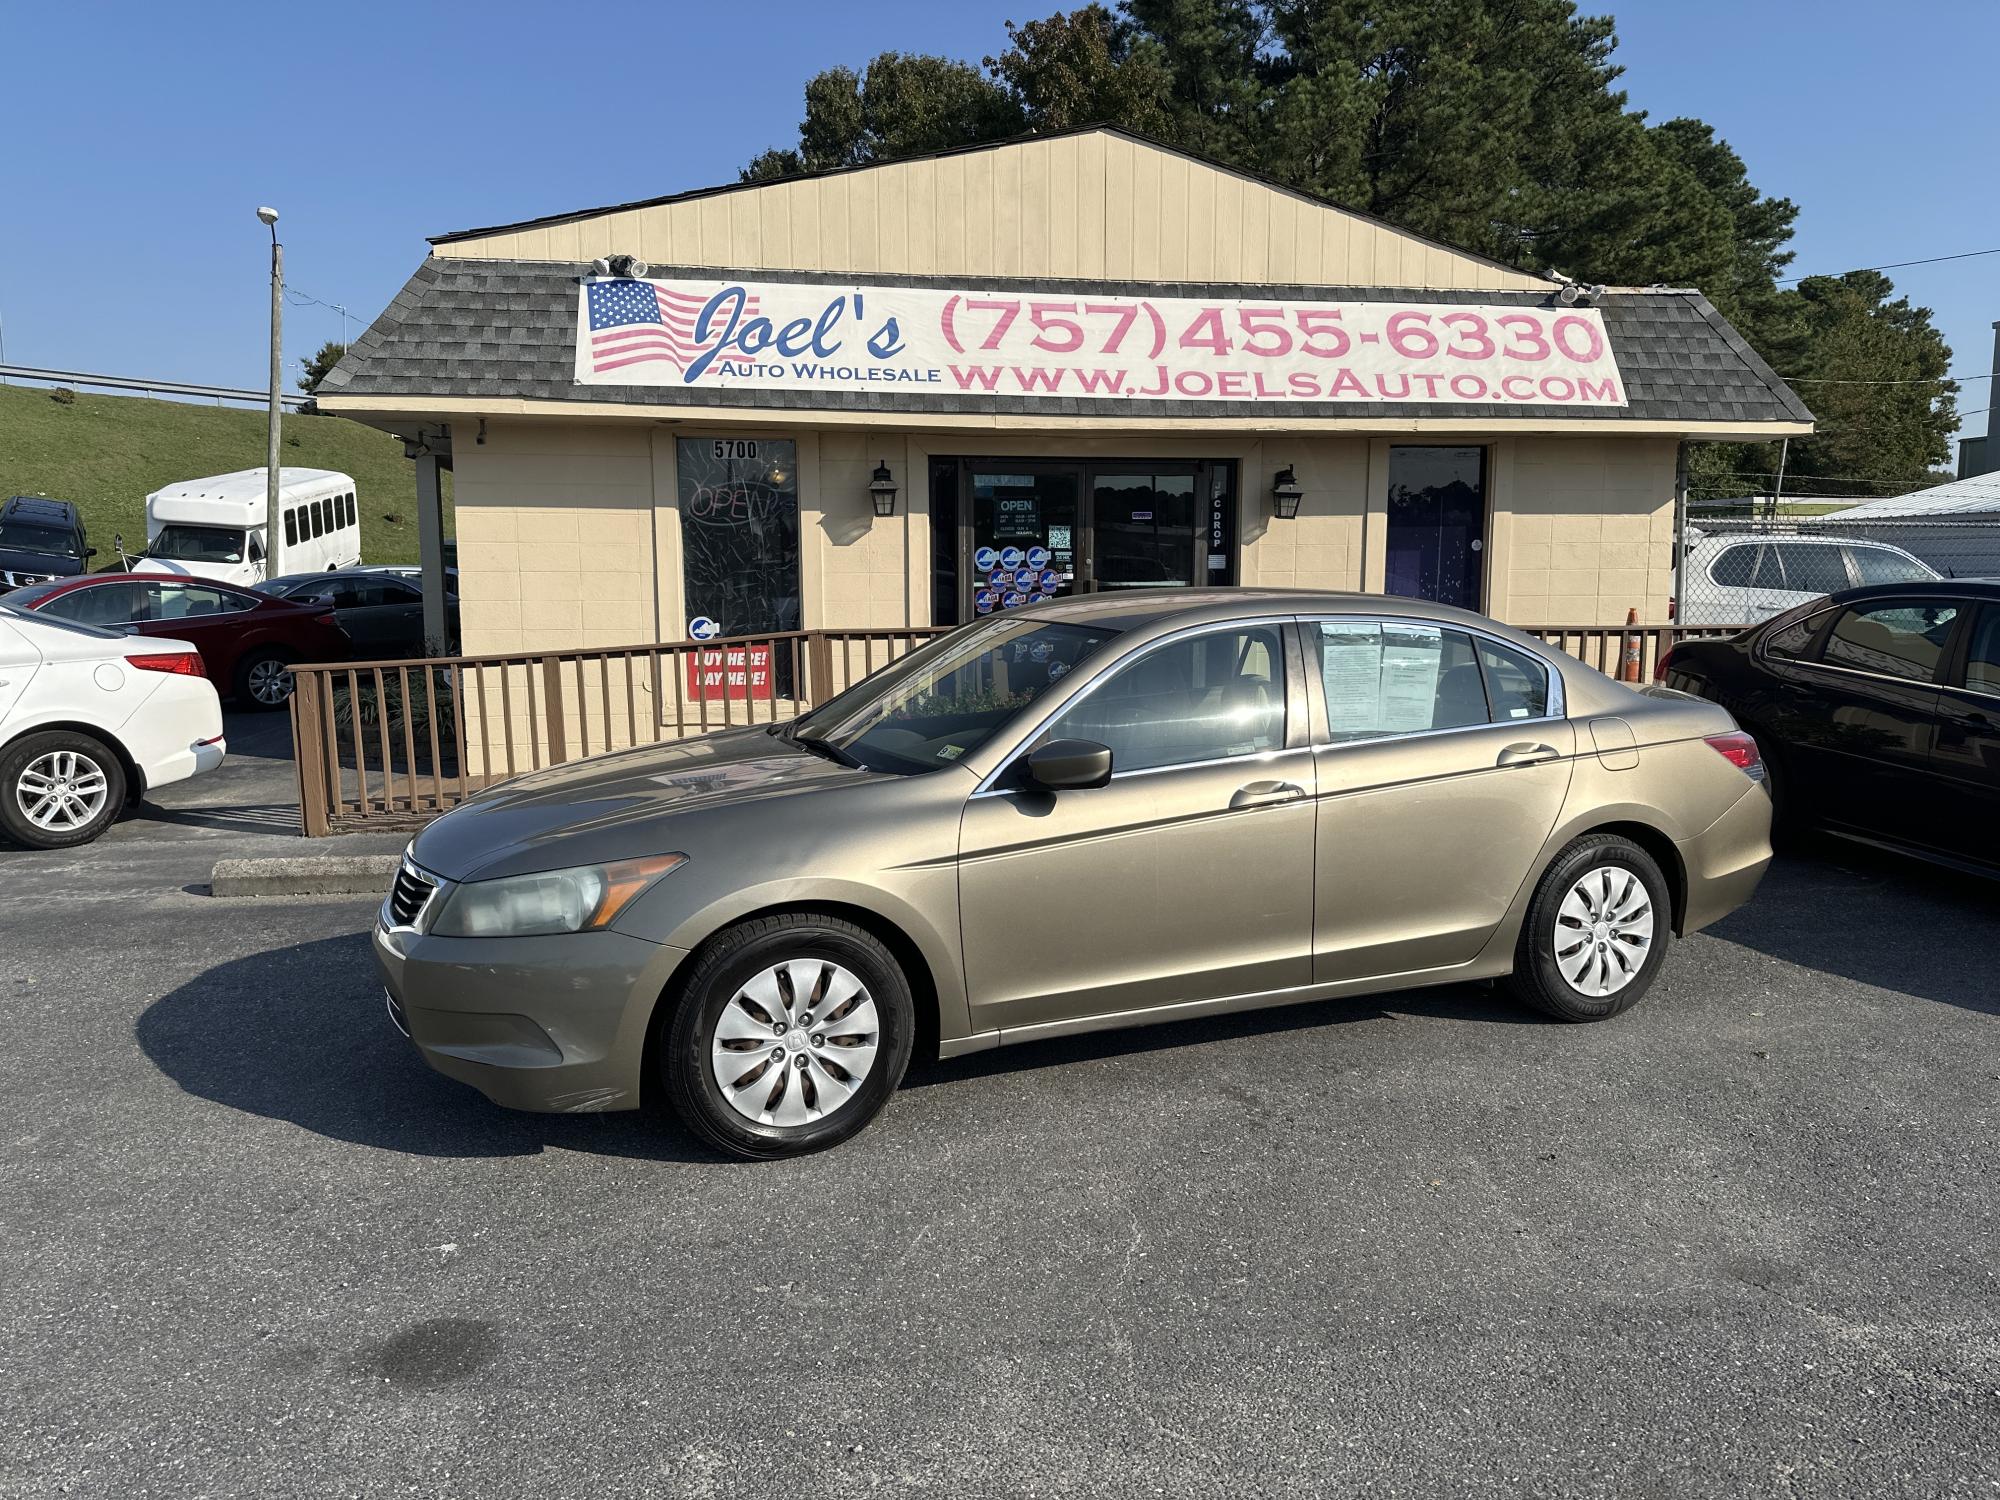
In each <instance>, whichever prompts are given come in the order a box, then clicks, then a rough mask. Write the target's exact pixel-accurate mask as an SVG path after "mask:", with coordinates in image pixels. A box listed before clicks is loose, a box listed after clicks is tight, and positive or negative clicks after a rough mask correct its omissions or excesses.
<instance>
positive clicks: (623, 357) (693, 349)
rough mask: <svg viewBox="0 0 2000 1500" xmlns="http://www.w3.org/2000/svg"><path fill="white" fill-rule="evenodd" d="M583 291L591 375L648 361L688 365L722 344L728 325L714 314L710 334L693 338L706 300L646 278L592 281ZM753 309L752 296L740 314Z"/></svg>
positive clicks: (747, 314) (753, 313) (749, 312)
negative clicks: (587, 303) (586, 299)
mask: <svg viewBox="0 0 2000 1500" xmlns="http://www.w3.org/2000/svg"><path fill="white" fill-rule="evenodd" d="M584 290H585V291H586V292H587V293H588V294H589V299H590V369H591V373H592V374H595V375H602V374H603V373H604V372H605V371H606V370H617V369H622V368H623V367H624V366H626V365H642V364H645V363H647V362H648V361H650V360H665V361H666V362H667V363H668V364H671V365H675V366H678V367H679V368H681V369H686V368H687V367H688V365H689V364H690V363H691V362H692V361H693V360H694V359H695V358H696V357H697V356H698V355H702V354H706V353H707V352H708V351H709V350H710V349H712V348H714V347H715V346H716V345H717V344H718V343H720V342H721V341H722V333H723V330H724V329H725V328H727V327H728V326H729V321H730V320H729V319H728V318H727V317H717V318H716V319H715V320H714V326H712V327H711V328H710V329H709V331H708V337H707V338H705V339H701V340H697V339H696V338H695V336H694V324H695V319H696V318H697V317H698V316H700V313H701V310H702V308H703V307H704V306H705V305H706V304H707V302H708V299H707V298H706V297H701V296H697V295H695V294H693V293H691V292H676V291H669V290H667V289H666V288H665V287H662V286H657V285H655V284H654V283H653V282H650V281H592V282H589V283H587V284H586V285H585V288H584ZM756 312H757V299H756V298H755V297H751V298H750V299H749V300H748V301H746V302H745V303H744V304H743V316H744V317H746V318H749V317H754V316H755V315H756Z"/></svg>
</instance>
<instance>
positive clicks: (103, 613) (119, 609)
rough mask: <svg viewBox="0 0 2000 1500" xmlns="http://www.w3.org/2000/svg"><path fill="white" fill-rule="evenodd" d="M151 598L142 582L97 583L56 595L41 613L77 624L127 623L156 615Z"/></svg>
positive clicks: (152, 595)
mask: <svg viewBox="0 0 2000 1500" xmlns="http://www.w3.org/2000/svg"><path fill="white" fill-rule="evenodd" d="M153 599H154V594H153V591H152V590H151V589H150V588H149V587H148V586H147V585H145V584H142V583H100V584H97V585H96V586H95V587H92V588H87V589H72V590H71V591H70V592H69V593H66V594H57V595H56V596H55V597H54V598H53V599H51V600H49V602H48V603H47V604H45V605H43V606H42V610H41V612H42V613H45V614H51V615H55V616H57V617H58V618H61V619H64V620H75V621H76V622H77V623H78V624H80V625H112V626H115V625H130V624H132V623H133V622H135V621H138V620H150V619H154V618H156V616H155V615H153V614H152V613H151V608H152V604H153Z"/></svg>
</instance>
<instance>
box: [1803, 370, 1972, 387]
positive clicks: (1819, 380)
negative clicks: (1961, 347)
mask: <svg viewBox="0 0 2000 1500" xmlns="http://www.w3.org/2000/svg"><path fill="white" fill-rule="evenodd" d="M1778 378H1779V379H1780V380H1783V381H1787V382H1789V383H1790V384H1792V385H1937V384H1939V383H1940V382H1941V381H1946V380H1955V381H1957V382H1958V383H1959V384H1961V385H1963V384H1964V383H1965V382H1966V381H1968V380H1991V379H1992V378H1993V374H1992V372H1991V371H1988V372H1987V373H1986V374H1984V375H1932V376H1928V377H1925V376H1918V377H1917V378H1915V379H1911V380H1849V379H1847V378H1846V377H1845V376H1836V375H1780V376H1779V377H1778Z"/></svg>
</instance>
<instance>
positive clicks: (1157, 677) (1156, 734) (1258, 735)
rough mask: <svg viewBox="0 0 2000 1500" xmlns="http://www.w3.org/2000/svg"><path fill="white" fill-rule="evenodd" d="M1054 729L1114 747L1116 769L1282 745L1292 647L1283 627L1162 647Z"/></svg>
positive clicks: (1052, 732) (1060, 736) (1065, 736)
mask: <svg viewBox="0 0 2000 1500" xmlns="http://www.w3.org/2000/svg"><path fill="white" fill-rule="evenodd" d="M1047 737H1048V738H1049V739H1052V740H1095V741H1096V742H1097V743H1099V744H1101V745H1109V746H1110V747H1111V769H1112V772H1113V774H1116V773H1117V772H1120V771H1143V770H1148V769H1151V768H1153V767H1156V766H1182V765H1191V764H1193V763H1194V762H1196V761H1204V760H1222V759H1225V758H1227V757H1230V756H1236V755H1255V754H1258V753H1259V752H1261V751H1265V750H1277V749H1280V748H1282V747H1283V745H1284V743H1285V652H1284V647H1283V645H1282V644H1281V642H1280V640H1279V637H1278V631H1277V627H1275V626H1271V625H1256V626H1249V627H1246V628H1244V629H1241V630H1218V631H1214V632H1211V633H1209V634H1207V635H1198V636H1192V637H1190V638H1189V639H1187V640H1184V641H1173V642H1169V643H1168V644H1167V645H1164V646H1158V647H1155V648H1154V649H1153V650H1151V651H1148V652H1146V653H1145V654H1144V655H1143V656H1141V657H1140V658H1139V659H1138V660H1137V661H1135V662H1133V663H1132V664H1131V665H1130V666H1126V667H1121V668H1120V669H1119V670H1118V671H1117V673H1116V674H1115V675H1113V676H1112V677H1111V678H1110V679H1109V680H1108V681H1107V682H1105V684H1104V685H1103V686H1102V687H1100V688H1098V689H1097V690H1096V691H1095V692H1093V693H1091V694H1090V695H1089V696H1088V697H1086V698H1084V699H1083V700H1082V701H1081V702H1079V703H1076V704H1074V705H1072V706H1071V707H1070V708H1068V709H1066V710H1064V711H1063V713H1062V714H1061V715H1060V716H1058V717H1057V719H1056V720H1055V722H1054V723H1053V724H1051V725H1050V726H1049V729H1048V735H1047Z"/></svg>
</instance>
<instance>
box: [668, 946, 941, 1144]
mask: <svg viewBox="0 0 2000 1500" xmlns="http://www.w3.org/2000/svg"><path fill="white" fill-rule="evenodd" d="M915 1034H916V1011H915V1006H914V1004H913V1002H912V1000H911V996H910V986H909V982H908V980H907V979H906V978H905V977H904V974H903V971H902V968H901V966H900V965H899V964H897V962H896V960H895V957H894V956H893V955H892V954H891V953H890V952H889V950H888V949H887V948H885V947H884V946H883V945H882V944H881V942H879V941H878V940H877V939H876V938H875V937H874V935H873V934H871V933H869V932H868V931H866V930H865V929H863V928H861V927H858V926H856V925H855V924H854V923H852V922H846V921H842V920H841V919H839V918H837V917H826V916H820V915H818V914H815V913H805V912H791V913H783V914H780V915H777V916H771V917H760V918H756V919H753V920H751V921H748V922H742V923H739V924H738V925H736V926H735V927H732V928H729V929H727V930H726V931H724V932H723V933H722V934H720V935H719V936H718V937H717V938H715V939H714V940H713V941H712V942H710V943H709V944H708V945H707V946H706V947H704V948H703V949H702V951H701V953H700V954H699V955H698V956H697V957H696V959H695V960H694V964H693V967H692V968H691V969H690V970H689V972H688V974H687V977H686V979H685V980H684V981H683V982H682V983H681V985H680V986H679V993H678V1000H677V1002H676V1003H675V1005H674V1008H673V1010H672V1012H671V1013H670V1014H669V1015H668V1017H667V1019H666V1022H665V1025H664V1028H663V1030H662V1033H661V1038H660V1046H659V1048H658V1050H657V1057H658V1061H659V1068H660V1072H661V1075H662V1078H661V1081H662V1083H663V1084H664V1085H665V1093H666V1097H667V1099H668V1102H669V1103H671V1104H672V1106H673V1108H674V1112H675V1113H676V1114H678V1115H679V1116H680V1118H681V1120H682V1121H683V1122H684V1123H685V1124H686V1125H687V1127H688V1128H689V1129H690V1130H691V1131H693V1132H694V1133H695V1134H696V1135H697V1136H699V1137H701V1138H702V1139H703V1140H705V1141H707V1142H708V1143H709V1144H710V1145H712V1146H714V1147H716V1148H717V1149H718V1150H721V1151H725V1152H728V1153H729V1154H730V1155H733V1156H742V1157H752V1158H757V1157H777V1156H796V1155H800V1154H803V1153H805V1152H808V1151H820V1150H824V1149H825V1148H826V1147H828V1146H834V1145H838V1144H839V1143H840V1142H842V1141H844V1140H846V1139H848V1138H849V1137H850V1136H853V1135H855V1134H856V1133H857V1132H859V1131H860V1130H861V1129H862V1127H863V1126H865V1125H867V1124H868V1122H869V1121H870V1120H872V1119H873V1118H874V1117H875V1116H876V1114H877V1113H879V1112H880V1110H881V1108H882V1106H883V1105H884V1104H885V1103H887V1102H888V1099H889V1096H890V1095H891V1094H893V1093H894V1092H895V1091H896V1086H897V1085H898V1084H899V1083H901V1082H902V1079H903V1070H904V1068H905V1067H907V1066H908V1065H909V1061H910V1048H911V1044H912V1041H913V1039H914V1037H915Z"/></svg>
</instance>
